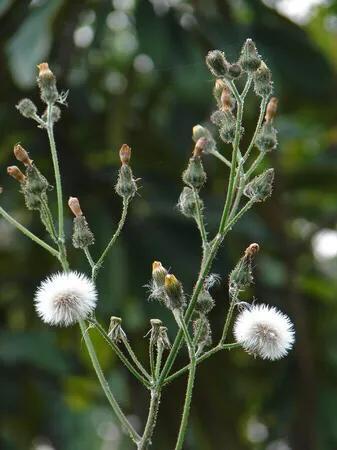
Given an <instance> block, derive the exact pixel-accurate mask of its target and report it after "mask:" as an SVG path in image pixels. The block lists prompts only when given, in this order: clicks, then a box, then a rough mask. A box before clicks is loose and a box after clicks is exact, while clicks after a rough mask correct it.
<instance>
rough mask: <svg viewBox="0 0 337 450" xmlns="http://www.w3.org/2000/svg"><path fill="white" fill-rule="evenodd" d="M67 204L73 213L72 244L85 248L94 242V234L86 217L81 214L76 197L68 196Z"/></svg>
mask: <svg viewBox="0 0 337 450" xmlns="http://www.w3.org/2000/svg"><path fill="white" fill-rule="evenodd" d="M68 206H69V208H70V210H71V212H72V213H73V214H74V216H75V217H74V221H73V238H72V241H73V246H74V247H75V248H81V249H85V248H87V247H89V245H93V244H94V242H95V238H94V235H93V233H92V231H91V230H90V228H89V225H88V222H87V219H86V218H85V216H84V215H83V212H82V209H81V205H80V202H79V200H78V198H77V197H69V200H68Z"/></svg>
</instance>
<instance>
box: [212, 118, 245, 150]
mask: <svg viewBox="0 0 337 450" xmlns="http://www.w3.org/2000/svg"><path fill="white" fill-rule="evenodd" d="M211 121H212V122H213V123H214V124H215V125H217V126H218V127H219V134H220V137H221V139H222V140H223V141H224V142H226V143H228V144H229V143H231V142H233V141H234V138H235V131H236V119H235V116H234V114H233V113H232V111H230V110H226V111H221V110H218V111H215V112H214V113H213V114H212V115H211ZM241 133H243V128H242V127H241Z"/></svg>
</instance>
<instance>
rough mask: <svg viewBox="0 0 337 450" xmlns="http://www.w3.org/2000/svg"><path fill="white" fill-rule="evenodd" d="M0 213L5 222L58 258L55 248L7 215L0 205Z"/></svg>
mask: <svg viewBox="0 0 337 450" xmlns="http://www.w3.org/2000/svg"><path fill="white" fill-rule="evenodd" d="M0 214H1V215H2V217H3V218H4V219H6V220H7V222H9V223H10V224H12V225H14V226H15V228H17V229H18V230H20V231H21V232H22V233H23V234H24V235H25V236H27V237H29V238H30V239H31V240H32V241H34V242H36V243H37V244H39V245H40V246H41V247H43V248H44V249H45V250H47V251H48V252H49V253H51V254H52V255H53V256H55V257H56V258H57V259H60V254H59V252H58V251H57V250H56V249H55V248H53V247H51V246H50V245H49V244H47V243H46V242H44V241H43V240H42V239H40V238H38V237H37V236H35V234H33V233H32V232H31V231H29V230H28V229H27V228H26V227H24V226H23V225H21V223H19V222H18V221H17V220H15V219H14V217H12V216H11V215H9V214H8V213H7V212H6V211H5V210H4V209H3V208H2V207H1V206H0Z"/></svg>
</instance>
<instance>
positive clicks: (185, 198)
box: [177, 186, 204, 217]
mask: <svg viewBox="0 0 337 450" xmlns="http://www.w3.org/2000/svg"><path fill="white" fill-rule="evenodd" d="M197 202H198V203H199V209H200V210H201V211H202V210H203V207H204V204H203V201H202V200H201V198H199V196H197V199H196V196H195V195H194V192H193V190H192V189H191V188H189V187H187V186H185V187H184V189H183V190H182V193H181V194H180V197H179V200H178V205H177V206H178V208H179V211H180V212H181V213H182V214H183V215H184V216H186V217H196V213H197Z"/></svg>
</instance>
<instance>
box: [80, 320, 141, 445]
mask: <svg viewBox="0 0 337 450" xmlns="http://www.w3.org/2000/svg"><path fill="white" fill-rule="evenodd" d="M79 325H80V328H81V332H82V336H83V339H84V342H85V344H86V346H87V349H88V353H89V356H90V359H91V362H92V365H93V366H94V369H95V372H96V374H97V377H98V379H99V381H100V383H101V386H102V389H103V391H104V393H105V395H106V397H107V399H108V400H109V403H110V405H111V406H112V409H113V410H114V412H115V414H116V416H117V418H118V420H119V421H120V423H121V425H122V427H123V428H124V429H125V430H126V431H127V433H128V434H129V436H130V437H131V439H132V440H133V442H135V443H136V444H138V443H139V442H140V439H141V438H140V436H139V434H138V433H137V432H136V430H135V429H134V428H133V426H132V425H131V423H130V422H129V421H128V419H127V417H126V416H125V414H124V413H123V411H122V410H121V408H120V406H119V404H118V402H117V400H116V399H115V397H114V395H113V393H112V392H111V389H110V387H109V384H108V382H107V380H106V378H105V376H104V374H103V371H102V369H101V366H100V364H99V361H98V359H97V355H96V352H95V349H94V346H93V344H92V341H91V339H90V336H89V333H88V331H87V330H86V325H85V322H84V321H83V320H80V322H79Z"/></svg>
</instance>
